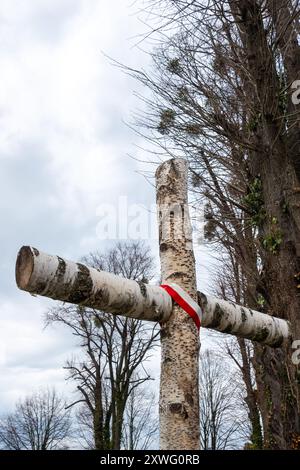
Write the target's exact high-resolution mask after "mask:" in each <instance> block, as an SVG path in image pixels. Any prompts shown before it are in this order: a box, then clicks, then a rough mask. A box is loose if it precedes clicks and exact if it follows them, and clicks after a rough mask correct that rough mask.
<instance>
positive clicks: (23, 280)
mask: <svg viewBox="0 0 300 470" xmlns="http://www.w3.org/2000/svg"><path fill="white" fill-rule="evenodd" d="M16 281H17V285H18V287H19V288H20V289H22V290H25V291H27V292H30V293H32V294H38V295H42V296H45V297H50V298H51V299H54V300H61V301H63V302H69V303H72V304H80V305H83V306H85V307H89V308H94V309H97V310H103V311H105V312H108V313H113V314H122V315H124V316H128V317H133V318H137V319H143V320H151V321H166V320H167V319H168V318H169V316H170V313H171V311H172V301H171V298H170V297H169V295H168V294H167V293H166V292H165V291H164V290H163V289H161V288H160V287H159V286H152V285H149V284H145V283H143V282H137V281H133V280H130V279H125V278H123V277H120V276H116V275H115V274H111V273H107V272H104V271H98V270H97V269H94V268H90V267H87V266H85V265H83V264H81V263H74V262H73V261H66V260H64V259H63V258H60V257H59V256H53V255H48V254H46V253H43V252H41V251H39V250H37V249H36V248H32V247H28V246H25V247H22V248H21V250H20V251H19V254H18V258H17V265H16Z"/></svg>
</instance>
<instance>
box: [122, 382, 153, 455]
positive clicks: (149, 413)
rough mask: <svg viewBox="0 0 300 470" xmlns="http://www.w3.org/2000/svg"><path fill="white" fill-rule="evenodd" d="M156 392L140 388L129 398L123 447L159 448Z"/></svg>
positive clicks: (135, 448) (131, 448)
mask: <svg viewBox="0 0 300 470" xmlns="http://www.w3.org/2000/svg"><path fill="white" fill-rule="evenodd" d="M157 411H158V409H157V399H156V397H155V393H154V392H151V391H150V392H149V390H147V388H146V387H145V386H144V387H138V388H136V389H134V390H133V391H132V393H131V394H130V396H129V399H128V402H127V406H126V410H125V419H124V424H123V438H122V447H123V448H124V449H128V450H144V449H154V448H157V445H158V444H156V445H155V442H158V437H159V430H158V415H157Z"/></svg>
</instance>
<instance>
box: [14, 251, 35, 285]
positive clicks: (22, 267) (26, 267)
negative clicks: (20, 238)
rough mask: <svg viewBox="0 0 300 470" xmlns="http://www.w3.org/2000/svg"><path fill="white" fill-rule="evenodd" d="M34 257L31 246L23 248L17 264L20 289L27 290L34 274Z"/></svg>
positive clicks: (17, 281)
mask: <svg viewBox="0 0 300 470" xmlns="http://www.w3.org/2000/svg"><path fill="white" fill-rule="evenodd" d="M33 266H34V256H33V253H32V251H31V248H30V246H22V248H21V249H20V251H19V253H18V257H17V262H16V283H17V286H18V287H19V289H22V290H27V289H28V285H29V283H30V278H31V275H32V272H33Z"/></svg>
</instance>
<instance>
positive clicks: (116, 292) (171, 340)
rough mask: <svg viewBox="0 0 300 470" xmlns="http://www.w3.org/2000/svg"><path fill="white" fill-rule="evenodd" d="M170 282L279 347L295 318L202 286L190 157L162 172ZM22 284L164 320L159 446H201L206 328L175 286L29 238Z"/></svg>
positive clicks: (215, 323)
mask: <svg viewBox="0 0 300 470" xmlns="http://www.w3.org/2000/svg"><path fill="white" fill-rule="evenodd" d="M156 190H157V210H158V221H159V247H160V260H161V277H162V279H163V284H170V283H176V285H178V286H179V287H180V288H182V289H184V291H185V292H186V293H187V294H188V295H189V296H190V298H192V299H193V300H194V301H195V302H196V303H197V304H198V305H200V307H201V309H202V322H201V327H205V328H211V329H214V330H217V331H221V332H224V333H229V334H233V335H236V336H239V337H242V338H248V339H250V340H253V341H259V342H260V343H263V344H266V345H269V346H271V347H280V346H281V345H283V343H284V342H285V341H288V340H290V326H289V323H288V322H287V321H285V320H282V319H280V318H275V317H273V316H270V315H266V314H263V313H260V312H256V311H254V310H251V309H248V308H245V307H242V306H238V305H236V304H234V303H232V302H227V301H224V300H220V299H218V298H214V297H210V296H207V295H204V294H203V293H201V292H197V286H196V272H195V260H194V252H193V247H192V227H191V223H190V218H189V211H188V188H187V164H186V162H185V161H184V160H182V159H172V160H169V161H166V162H165V163H163V164H161V165H160V166H159V167H158V169H157V172H156ZM16 281H17V285H18V287H19V288H20V289H22V290H24V291H27V292H30V293H31V294H38V295H42V296H45V297H50V298H51V299H55V300H60V301H63V302H70V303H73V304H80V305H83V306H86V307H90V308H93V309H99V310H102V311H105V312H108V313H111V314H114V315H124V316H128V317H132V318H138V319H140V320H149V321H154V322H159V323H160V327H161V379H160V406H159V408H160V448H161V449H163V450H168V449H177V450H184V449H185V450H197V449H199V441H200V439H199V390H198V362H199V348H200V341H199V331H198V328H197V326H196V324H195V322H194V321H193V318H191V316H189V315H187V313H186V311H184V310H183V309H182V308H181V307H180V306H179V305H178V303H176V302H174V301H173V300H172V298H171V296H170V295H169V293H168V292H167V291H166V290H165V289H163V288H162V287H160V286H154V285H149V284H144V283H142V282H136V281H133V280H129V279H125V278H122V277H119V276H115V275H113V274H111V273H107V272H103V271H97V270H96V269H93V268H90V267H88V266H85V265H83V264H81V263H75V262H72V261H67V260H65V259H63V258H61V257H59V256H53V255H48V254H46V253H43V252H41V251H39V250H37V249H36V248H32V247H28V246H23V247H22V248H21V250H20V251H19V254H18V258H17V263H16Z"/></svg>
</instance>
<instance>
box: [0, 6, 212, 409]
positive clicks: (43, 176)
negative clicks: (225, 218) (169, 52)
mask: <svg viewBox="0 0 300 470" xmlns="http://www.w3.org/2000/svg"><path fill="white" fill-rule="evenodd" d="M136 11H137V6H136V5H135V4H134V3H133V5H132V2H129V0H128V1H127V0H101V1H99V0H26V1H24V0H1V2H0V25H1V26H0V71H1V75H0V77H1V78H0V83H1V86H0V192H1V197H0V217H1V219H0V220H1V232H0V247H1V250H0V253H1V255H0V369H1V370H0V412H1V411H4V410H9V409H11V408H12V406H13V404H14V403H15V401H16V400H17V399H18V398H19V397H21V396H24V395H25V394H27V393H28V392H30V391H32V390H33V389H34V388H38V387H40V386H44V385H46V384H48V385H50V386H52V385H54V386H57V387H58V388H59V389H63V390H66V391H68V390H69V391H70V390H71V388H72V387H71V384H70V385H69V386H68V385H66V384H65V381H64V371H63V370H62V366H63V364H64V362H65V360H66V359H67V358H68V357H70V355H71V354H72V352H74V350H75V345H74V342H73V339H72V337H71V336H70V335H69V334H68V332H66V331H64V330H62V329H60V328H56V329H47V330H44V329H43V321H42V315H43V312H45V310H46V309H47V308H48V307H49V305H52V304H53V303H52V302H50V301H47V300H45V299H41V298H35V297H32V296H30V295H28V294H25V293H23V292H20V291H18V290H17V288H16V286H15V279H14V265H15V259H16V254H17V251H18V249H19V248H20V246H22V245H26V244H30V245H33V246H36V247H37V248H39V249H41V250H43V251H46V252H49V253H53V254H59V255H61V256H64V257H65V258H69V259H73V260H78V259H80V257H81V256H83V255H85V254H87V253H88V252H90V251H93V250H95V249H100V250H101V249H102V248H103V247H105V246H107V243H108V242H106V241H105V240H101V239H99V217H100V216H101V214H102V208H103V207H105V205H107V204H111V205H113V206H114V207H116V208H117V207H118V204H119V200H120V198H123V200H124V198H127V200H128V204H135V205H137V206H141V205H144V206H146V207H148V208H151V206H152V205H153V204H154V201H155V198H154V196H155V195H154V190H153V187H152V186H151V184H149V183H147V182H146V181H145V179H144V178H143V177H142V176H141V174H140V170H141V164H138V163H137V162H136V161H135V160H134V159H131V158H129V157H128V156H127V154H131V155H134V156H136V157H138V158H140V157H144V156H143V155H142V151H141V150H138V147H137V146H139V145H141V144H142V142H141V141H140V139H139V138H138V136H137V135H135V134H134V133H133V132H132V131H131V130H130V129H129V128H128V126H126V125H125V123H124V122H126V121H129V120H130V118H131V115H132V113H133V111H134V110H135V109H136V108H137V107H138V106H140V103H137V101H136V98H135V97H134V91H135V90H137V88H138V86H137V84H136V83H134V82H133V81H132V80H131V79H130V78H129V77H127V76H126V75H125V74H123V73H122V72H121V71H120V70H119V69H118V68H116V67H113V66H112V65H111V63H110V62H109V60H108V59H107V58H106V57H105V55H104V54H103V53H105V54H107V55H109V56H111V57H113V58H115V59H116V60H120V61H122V62H124V63H126V64H128V65H131V66H135V67H140V66H142V65H143V66H147V65H148V63H147V61H148V60H149V59H148V57H147V56H146V55H145V54H144V53H143V52H142V51H141V50H140V49H139V48H138V47H135V44H136V43H137V42H138V34H140V33H141V32H143V31H145V26H143V24H142V23H141V22H140V21H139V18H138V15H136V14H135V13H136ZM152 246H153V247H154V248H155V241H154V242H153V241H152ZM200 267H201V266H200ZM202 268H203V267H202ZM200 271H201V275H200V278H201V279H202V278H203V280H205V278H206V271H205V270H204V268H203V269H200ZM68 387H69V389H68Z"/></svg>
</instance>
